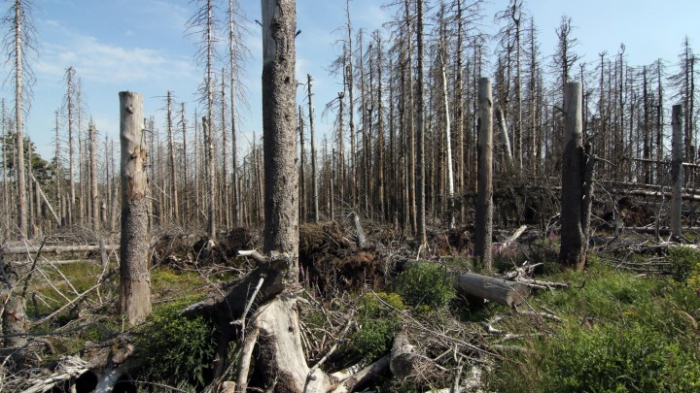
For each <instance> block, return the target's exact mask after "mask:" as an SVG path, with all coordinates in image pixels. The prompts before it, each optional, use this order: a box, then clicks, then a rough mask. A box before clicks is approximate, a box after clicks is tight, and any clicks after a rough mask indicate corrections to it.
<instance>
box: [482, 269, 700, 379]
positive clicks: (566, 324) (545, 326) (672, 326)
mask: <svg viewBox="0 0 700 393" xmlns="http://www.w3.org/2000/svg"><path fill="white" fill-rule="evenodd" d="M546 279H550V280H558V281H568V282H571V283H572V284H573V285H574V287H573V288H570V289H568V290H563V291H554V292H543V293H540V294H538V295H536V296H534V297H532V298H531V304H532V305H533V306H534V308H535V309H540V310H541V309H546V310H552V311H554V312H555V313H556V314H557V315H558V316H560V317H561V318H562V321H561V322H545V321H544V320H540V321H533V319H532V318H531V317H524V316H515V317H514V318H512V319H511V320H510V321H509V322H506V323H504V325H505V328H506V330H508V331H509V332H511V333H516V334H523V338H522V339H520V340H517V341H515V342H513V343H511V344H514V345H520V346H522V347H524V348H525V349H526V350H527V351H525V352H520V353H517V354H515V355H512V356H511V357H510V358H509V360H508V361H505V362H500V363H499V365H498V367H497V368H496V369H495V370H494V372H493V373H492V374H491V375H490V384H491V387H492V388H495V389H496V390H498V391H528V392H694V391H699V390H700V348H698V345H697V342H698V341H699V340H700V333H699V332H698V323H697V319H698V317H699V316H700V299H698V297H697V296H696V295H695V293H694V290H692V289H691V288H689V287H688V286H687V285H686V283H684V282H677V281H674V280H672V279H669V278H664V277H659V276H652V277H642V276H638V275H635V274H632V273H627V272H621V271H615V270H613V269H612V268H611V267H606V266H603V265H597V266H595V267H593V268H592V269H590V270H589V271H587V272H585V273H577V272H573V271H567V272H563V273H559V274H556V275H553V276H550V277H547V278H546ZM584 282H585V285H584ZM581 285H583V286H582V287H580V288H579V286H581Z"/></svg>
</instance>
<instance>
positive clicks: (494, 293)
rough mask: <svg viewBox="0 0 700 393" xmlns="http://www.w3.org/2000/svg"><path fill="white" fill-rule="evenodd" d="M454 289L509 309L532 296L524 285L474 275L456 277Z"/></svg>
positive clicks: (467, 274)
mask: <svg viewBox="0 0 700 393" xmlns="http://www.w3.org/2000/svg"><path fill="white" fill-rule="evenodd" d="M454 287H455V289H456V290H457V291H458V292H459V293H462V294H465V295H471V296H476V297H478V298H481V299H486V300H488V301H490V302H494V303H498V304H502V305H504V306H508V307H517V306H519V305H520V304H522V303H523V302H524V301H525V299H526V298H527V296H528V295H529V294H530V290H529V289H528V288H527V286H525V285H523V284H519V283H516V282H512V281H507V280H505V279H502V278H496V277H489V276H482V275H480V274H474V273H465V274H461V275H455V277H454Z"/></svg>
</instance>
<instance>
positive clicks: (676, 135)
mask: <svg viewBox="0 0 700 393" xmlns="http://www.w3.org/2000/svg"><path fill="white" fill-rule="evenodd" d="M671 120H672V127H673V138H672V141H671V144H672V147H673V163H672V166H671V183H672V184H673V189H672V197H671V198H672V199H671V233H673V235H674V236H677V237H680V236H683V225H682V224H681V212H682V199H681V194H682V192H683V152H684V148H683V105H674V106H673V113H672V117H671Z"/></svg>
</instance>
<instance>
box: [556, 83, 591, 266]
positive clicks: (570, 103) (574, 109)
mask: <svg viewBox="0 0 700 393" xmlns="http://www.w3.org/2000/svg"><path fill="white" fill-rule="evenodd" d="M564 115H565V124H564V127H565V138H564V146H563V149H564V150H563V152H564V153H563V157H562V172H561V176H562V187H561V219H560V221H561V250H560V253H559V262H560V263H561V264H563V265H564V266H570V267H575V268H577V269H579V270H583V268H584V266H585V264H586V237H585V234H584V232H583V225H582V224H583V221H582V220H583V217H582V214H581V212H582V210H581V209H582V205H581V204H582V199H583V197H584V193H583V186H584V184H583V183H584V179H583V176H584V149H583V134H582V128H583V125H582V108H581V84H580V83H579V82H568V83H567V84H566V95H565V97H564Z"/></svg>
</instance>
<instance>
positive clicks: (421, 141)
mask: <svg viewBox="0 0 700 393" xmlns="http://www.w3.org/2000/svg"><path fill="white" fill-rule="evenodd" d="M416 7H417V10H416V13H417V15H416V17H417V18H418V20H417V23H416V27H417V29H416V37H417V42H418V45H417V49H418V74H417V76H418V79H417V80H416V98H417V99H418V103H417V108H416V122H417V123H418V130H417V134H416V137H417V138H416V139H417V143H416V159H417V161H418V163H417V164H418V172H417V173H416V199H417V208H418V216H417V220H416V223H417V225H418V227H417V234H416V237H417V238H418V240H419V241H420V244H421V245H423V246H427V245H428V237H427V233H426V222H425V210H426V208H425V173H426V172H425V150H426V149H425V119H424V113H423V111H424V109H425V101H424V97H423V62H424V61H425V53H424V50H423V0H418V1H417V2H416Z"/></svg>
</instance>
